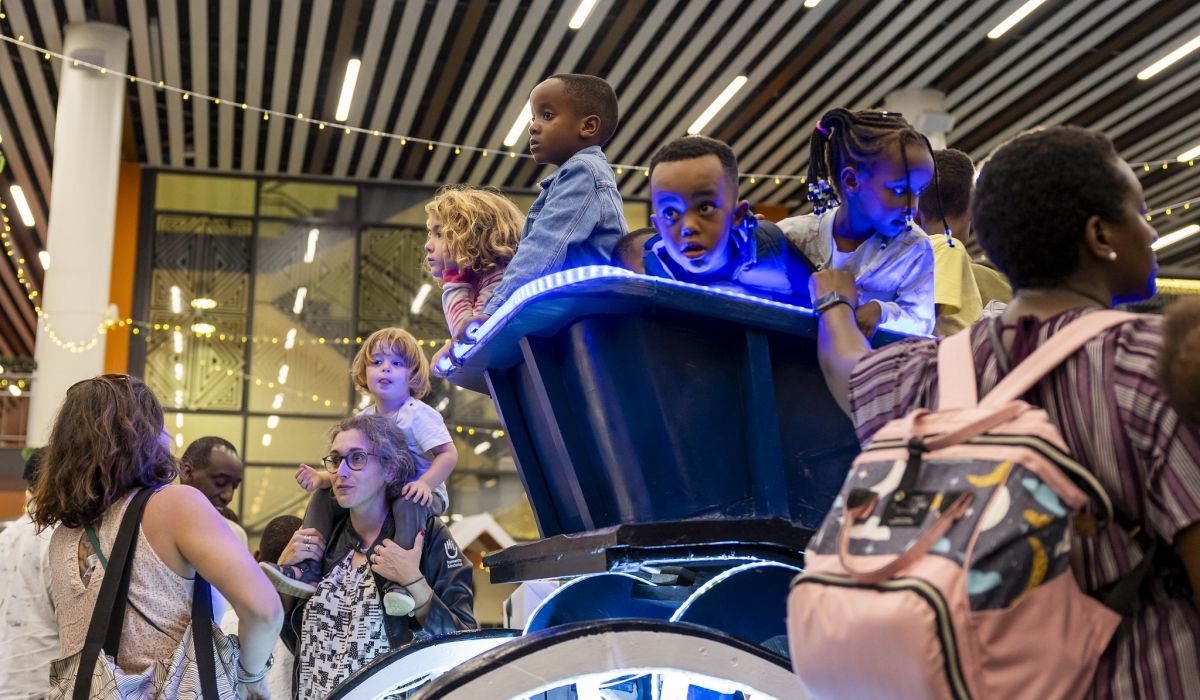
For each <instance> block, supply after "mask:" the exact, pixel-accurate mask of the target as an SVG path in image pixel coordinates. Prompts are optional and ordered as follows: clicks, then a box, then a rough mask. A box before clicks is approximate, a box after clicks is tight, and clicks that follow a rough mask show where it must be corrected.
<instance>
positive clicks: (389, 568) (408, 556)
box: [370, 530, 425, 584]
mask: <svg viewBox="0 0 1200 700" xmlns="http://www.w3.org/2000/svg"><path fill="white" fill-rule="evenodd" d="M424 544H425V531H424V530H421V532H420V533H418V534H417V537H416V539H414V540H413V546H412V549H405V548H403V547H401V546H400V545H398V544H396V543H395V542H393V541H391V540H384V541H383V544H380V545H376V546H375V549H374V551H372V552H371V557H370V559H371V571H374V572H375V573H377V574H379V575H380V576H382V577H384V578H386V579H388V580H389V581H395V582H396V583H399V584H406V583H409V582H411V581H413V580H415V579H417V578H424V575H423V574H422V573H421V548H422V546H423V545H424Z"/></svg>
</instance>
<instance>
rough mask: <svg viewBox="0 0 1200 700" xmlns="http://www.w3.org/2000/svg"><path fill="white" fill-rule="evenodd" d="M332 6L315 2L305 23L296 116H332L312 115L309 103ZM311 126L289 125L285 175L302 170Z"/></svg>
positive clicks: (324, 1)
mask: <svg viewBox="0 0 1200 700" xmlns="http://www.w3.org/2000/svg"><path fill="white" fill-rule="evenodd" d="M331 10H332V4H331V3H330V1H329V0H316V2H314V3H313V9H312V16H311V17H310V18H309V20H308V44H307V47H306V48H305V49H304V67H303V68H302V69H301V71H300V91H299V92H298V93H297V94H296V112H297V113H299V114H312V115H314V116H318V117H321V118H325V117H330V116H333V115H320V114H316V110H315V109H314V108H313V101H314V100H315V99H316V94H317V79H318V78H319V77H320V74H321V56H322V53H323V51H324V48H325V38H326V37H327V36H328V32H329V15H330V12H331ZM326 89H327V90H332V89H337V90H339V91H340V90H341V86H340V85H337V86H335V85H330V86H329V87H328V88H326ZM311 128H312V125H311V124H309V123H308V122H303V121H297V122H294V123H293V124H292V144H291V148H290V152H289V154H288V167H287V171H288V173H290V174H292V175H299V174H300V173H302V172H304V170H305V163H304V152H305V150H306V149H307V148H308V134H309V130H310V129H311Z"/></svg>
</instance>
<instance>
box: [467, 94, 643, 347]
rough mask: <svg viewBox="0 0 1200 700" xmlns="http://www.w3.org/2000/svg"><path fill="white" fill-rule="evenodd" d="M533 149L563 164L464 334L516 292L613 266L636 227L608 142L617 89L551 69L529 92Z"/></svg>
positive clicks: (538, 156)
mask: <svg viewBox="0 0 1200 700" xmlns="http://www.w3.org/2000/svg"><path fill="white" fill-rule="evenodd" d="M529 105H530V109H531V110H532V111H533V123H532V124H530V126H529V150H530V152H531V153H533V159H534V161H536V162H537V163H538V164H546V163H552V164H554V165H557V166H559V168H558V170H556V171H554V173H553V174H552V175H550V177H548V178H546V179H545V180H542V181H541V183H539V184H540V186H541V188H542V193H541V194H540V195H538V198H537V201H535V202H534V203H533V207H531V208H530V210H529V214H528V216H527V217H526V219H525V227H524V229H522V231H521V245H520V246H519V247H518V248H517V254H516V255H515V256H514V257H513V259H512V261H511V262H509V264H508V268H507V269H506V270H505V271H504V281H502V282H501V283H500V285H499V286H498V287H497V288H496V291H495V292H493V293H492V298H491V299H490V300H488V303H487V305H486V306H484V308H483V312H482V313H481V314H479V315H477V316H475V317H474V318H472V319H470V321H468V322H467V323H466V324H464V326H463V328H462V329H461V330H460V331H459V333H458V339H459V340H465V341H467V342H472V341H473V340H474V339H473V338H472V337H471V334H472V333H473V331H474V329H475V328H477V327H478V326H479V324H481V323H482V322H483V321H485V320H486V319H487V318H488V317H489V316H491V315H492V314H494V313H496V310H497V309H499V308H500V307H501V306H502V305H503V304H504V302H505V301H507V300H508V298H509V297H510V296H512V294H513V292H515V291H517V290H518V289H520V288H521V287H522V286H523V285H525V284H526V283H528V282H532V281H533V280H535V279H538V278H539V277H544V276H546V275H549V274H551V273H554V272H558V271H559V270H563V269H567V268H573V267H583V266H585V265H607V264H608V262H609V258H610V257H611V255H612V249H613V246H614V245H616V242H617V239H618V238H620V237H621V236H622V235H624V234H625V233H627V232H628V231H629V229H628V227H627V226H626V225H625V216H624V212H623V204H622V201H621V193H620V192H619V191H618V190H617V182H616V175H614V174H613V171H612V168H610V167H609V166H608V161H607V160H606V159H605V158H604V152H603V151H601V150H600V148H601V146H603V145H604V144H606V143H608V140H609V139H611V138H612V135H613V133H614V132H616V130H617V95H616V93H615V92H613V89H612V86H610V85H609V84H608V83H606V82H605V81H604V80H602V79H600V78H597V77H595V76H591V75H578V74H574V73H564V74H560V75H552V76H550V77H549V78H547V79H546V80H545V81H543V82H542V83H540V84H539V85H538V86H537V87H535V88H534V89H533V92H532V93H531V94H530V96H529Z"/></svg>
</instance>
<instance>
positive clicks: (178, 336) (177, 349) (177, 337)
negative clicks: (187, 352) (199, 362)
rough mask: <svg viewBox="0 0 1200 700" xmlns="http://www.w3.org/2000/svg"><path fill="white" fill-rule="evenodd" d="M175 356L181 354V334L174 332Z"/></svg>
mask: <svg viewBox="0 0 1200 700" xmlns="http://www.w3.org/2000/svg"><path fill="white" fill-rule="evenodd" d="M175 354H176V355H181V354H183V334H182V333H180V332H179V331H175Z"/></svg>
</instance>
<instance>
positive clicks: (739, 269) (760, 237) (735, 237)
mask: <svg viewBox="0 0 1200 700" xmlns="http://www.w3.org/2000/svg"><path fill="white" fill-rule="evenodd" d="M729 244H730V247H731V249H732V251H731V252H732V257H733V259H732V260H731V261H730V266H729V269H730V274H729V277H728V278H727V279H718V280H711V279H710V280H707V281H705V280H703V279H701V278H700V277H698V276H697V275H695V274H693V273H692V272H691V271H690V270H687V269H685V268H684V267H683V266H681V265H680V264H679V263H677V262H675V260H674V259H673V258H671V254H670V253H668V252H667V248H666V243H664V242H663V240H662V237H661V236H657V235H656V236H654V237H653V238H651V239H650V240H648V241H646V245H645V249H644V252H643V254H642V262H643V263H645V265H646V274H647V275H650V276H651V277H666V278H667V279H673V280H678V281H680V282H691V283H692V284H702V285H704V286H706V287H714V288H716V289H725V290H728V291H733V292H740V293H742V294H749V295H751V296H756V297H761V298H765V299H773V300H775V301H781V302H783V303H786V304H795V305H798V306H803V307H806V308H811V307H812V302H811V301H810V300H809V294H808V278H809V277H811V276H812V273H813V271H814V269H815V266H814V265H813V264H812V263H811V262H809V261H808V260H807V259H805V256H804V253H803V252H801V251H800V249H799V248H798V247H797V246H796V245H795V244H793V243H792V242H791V241H789V240H788V239H787V237H786V236H784V234H783V231H781V230H780V229H779V227H778V226H776V225H775V224H773V223H771V222H770V221H758V222H756V225H755V226H754V228H753V230H752V233H750V234H747V232H746V231H745V230H743V229H742V228H734V229H733V230H732V231H730V232H729Z"/></svg>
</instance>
